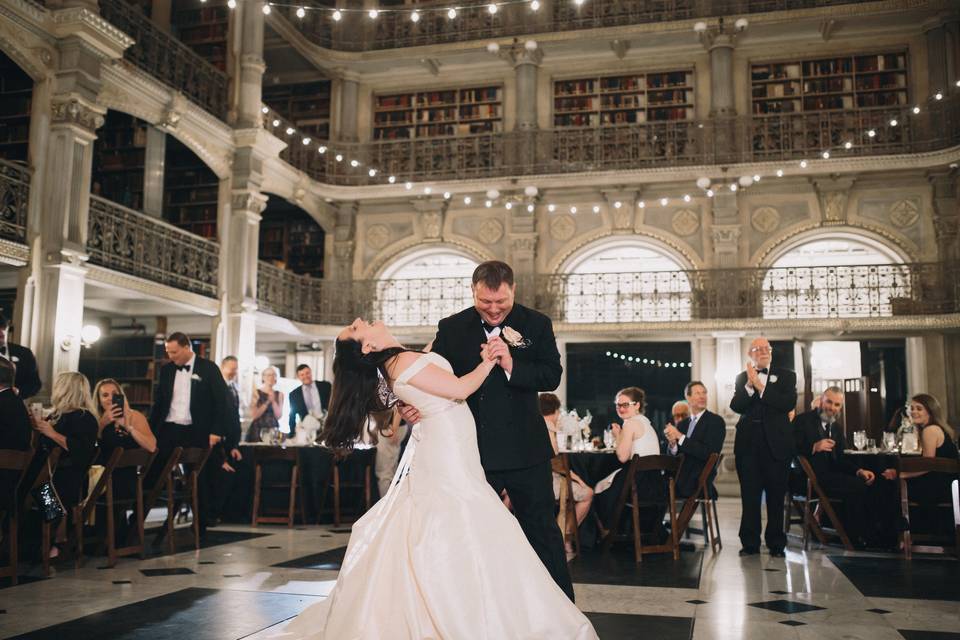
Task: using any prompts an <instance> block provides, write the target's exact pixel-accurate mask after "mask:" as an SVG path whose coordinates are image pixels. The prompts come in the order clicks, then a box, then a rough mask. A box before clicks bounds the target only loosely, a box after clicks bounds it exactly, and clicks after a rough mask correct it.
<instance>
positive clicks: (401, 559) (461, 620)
mask: <svg viewBox="0 0 960 640" xmlns="http://www.w3.org/2000/svg"><path fill="white" fill-rule="evenodd" d="M429 364H434V365H436V366H439V367H442V368H444V369H446V370H447V371H451V372H452V369H451V367H450V364H449V363H448V362H447V361H446V360H445V359H444V358H443V357H441V356H440V355H438V354H435V353H427V354H424V355H422V356H420V358H419V359H418V360H416V361H415V362H414V363H413V364H411V365H410V366H409V367H408V368H407V369H406V370H405V371H403V372H402V373H401V374H400V376H399V377H398V378H397V380H396V381H395V383H394V393H396V395H397V396H398V397H399V398H400V399H401V400H403V401H404V402H407V403H409V404H411V405H414V406H416V407H417V408H418V409H419V410H420V416H421V421H420V423H419V424H417V425H416V426H415V427H414V429H413V433H412V435H411V439H410V441H409V443H408V444H407V449H406V451H405V452H404V455H403V458H402V459H401V461H400V465H399V468H398V469H397V473H396V475H395V476H394V479H393V482H392V484H391V486H390V490H389V491H388V492H387V494H386V496H384V497H383V498H382V499H381V500H380V501H379V502H377V503H376V505H374V507H373V508H372V509H371V510H370V511H368V512H367V514H366V515H364V516H363V517H362V518H361V519H360V520H359V521H357V522H356V523H355V524H354V525H353V532H352V535H351V537H350V542H349V544H348V546H347V552H346V557H345V558H344V561H343V565H342V567H341V569H340V574H339V576H338V578H337V584H336V586H335V587H334V589H333V591H332V592H331V594H330V596H329V597H328V598H326V599H325V600H323V601H321V602H318V603H316V604H314V605H312V606H310V607H308V608H307V609H305V610H304V611H303V612H302V613H301V614H300V615H299V616H298V617H297V618H295V619H294V620H293V621H291V622H290V623H289V624H288V625H287V626H286V627H285V628H284V629H283V630H282V631H283V633H282V634H281V635H280V636H279V637H280V638H284V639H290V640H292V639H294V638H296V639H298V640H307V639H309V640H359V639H363V640H368V639H369V640H373V639H384V640H401V639H404V638H408V639H411V640H413V639H416V640H422V639H426V638H432V639H438V640H439V639H444V640H596V639H597V635H596V633H595V632H594V630H593V627H592V626H591V625H590V622H589V621H588V620H587V618H586V617H585V616H584V615H583V614H582V613H581V612H580V610H579V609H577V607H576V605H574V604H573V603H572V602H570V600H569V599H568V598H567V597H566V596H565V595H564V593H563V592H562V591H561V590H560V588H559V587H558V586H557V585H556V584H555V583H554V582H553V579H552V578H551V577H550V574H549V573H547V570H546V568H545V567H544V566H543V564H542V563H541V562H540V559H539V558H538V557H537V555H536V554H535V553H534V551H533V548H532V547H531V546H530V544H529V543H528V542H527V540H526V538H525V537H524V535H523V531H522V530H521V529H520V525H519V524H518V523H517V520H516V518H514V516H513V515H512V514H511V513H510V512H509V511H508V510H507V509H506V508H505V507H504V506H503V504H502V503H501V502H500V498H499V497H498V496H497V494H496V492H494V491H493V489H492V488H491V487H490V485H488V484H487V481H486V479H485V476H484V472H483V468H482V467H481V466H480V454H479V450H478V448H477V434H476V428H475V426H474V420H473V415H472V414H471V413H470V409H469V407H468V406H467V404H466V403H465V402H458V401H452V400H448V399H446V398H441V397H439V396H435V395H432V394H429V393H426V392H424V391H421V390H419V389H416V388H414V387H413V386H411V385H410V384H409V383H408V381H409V380H410V379H411V378H412V377H413V376H415V375H416V374H417V373H418V372H420V371H421V370H422V369H423V368H424V367H426V366H427V365H429Z"/></svg>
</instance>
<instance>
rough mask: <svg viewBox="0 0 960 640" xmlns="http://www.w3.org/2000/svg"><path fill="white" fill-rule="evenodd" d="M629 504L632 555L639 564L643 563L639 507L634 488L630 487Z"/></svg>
mask: <svg viewBox="0 0 960 640" xmlns="http://www.w3.org/2000/svg"><path fill="white" fill-rule="evenodd" d="M630 502H631V504H632V505H633V509H632V512H633V553H634V555H635V556H636V559H637V563H638V564H639V563H641V562H643V541H642V540H641V539H640V538H641V536H640V505H639V503H638V501H637V489H636V487H630Z"/></svg>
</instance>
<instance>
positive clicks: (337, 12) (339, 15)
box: [332, 9, 343, 22]
mask: <svg viewBox="0 0 960 640" xmlns="http://www.w3.org/2000/svg"><path fill="white" fill-rule="evenodd" d="M332 18H333V20H334V22H340V20H341V19H342V18H343V14H342V13H340V9H334V10H333V16H332Z"/></svg>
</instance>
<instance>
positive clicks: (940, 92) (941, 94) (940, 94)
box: [933, 91, 943, 100]
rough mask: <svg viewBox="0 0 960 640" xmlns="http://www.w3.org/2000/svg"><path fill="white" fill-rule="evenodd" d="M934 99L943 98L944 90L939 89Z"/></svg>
mask: <svg viewBox="0 0 960 640" xmlns="http://www.w3.org/2000/svg"><path fill="white" fill-rule="evenodd" d="M933 99H934V100H943V92H942V91H937V92H936V93H935V94H933Z"/></svg>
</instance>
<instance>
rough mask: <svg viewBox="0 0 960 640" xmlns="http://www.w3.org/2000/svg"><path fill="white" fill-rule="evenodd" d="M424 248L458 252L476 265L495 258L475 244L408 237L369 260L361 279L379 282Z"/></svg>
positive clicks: (462, 241)
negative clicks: (397, 263)
mask: <svg viewBox="0 0 960 640" xmlns="http://www.w3.org/2000/svg"><path fill="white" fill-rule="evenodd" d="M426 248H430V249H433V248H437V249H439V250H443V249H447V250H450V251H453V252H459V253H461V254H463V255H464V256H465V257H468V258H471V259H474V260H476V261H477V262H478V263H479V262H485V261H486V260H495V259H496V256H494V255H493V254H491V253H489V252H488V251H486V250H484V249H483V248H481V247H479V246H477V244H475V243H472V242H469V241H465V240H461V239H459V238H444V239H443V241H441V242H424V241H423V239H422V238H416V237H410V238H405V239H403V240H400V241H398V242H395V243H393V244H392V245H390V246H388V247H386V248H385V249H384V250H383V252H382V253H381V254H380V255H378V256H376V257H375V258H374V259H373V260H371V262H370V265H369V266H368V267H367V268H366V269H364V270H363V276H362V278H363V279H365V280H381V279H383V273H384V271H387V270H389V269H390V268H391V265H393V264H395V263H396V262H397V261H398V260H405V259H406V258H407V257H408V256H410V255H411V254H414V253H417V252H418V251H419V250H421V249H426Z"/></svg>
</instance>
